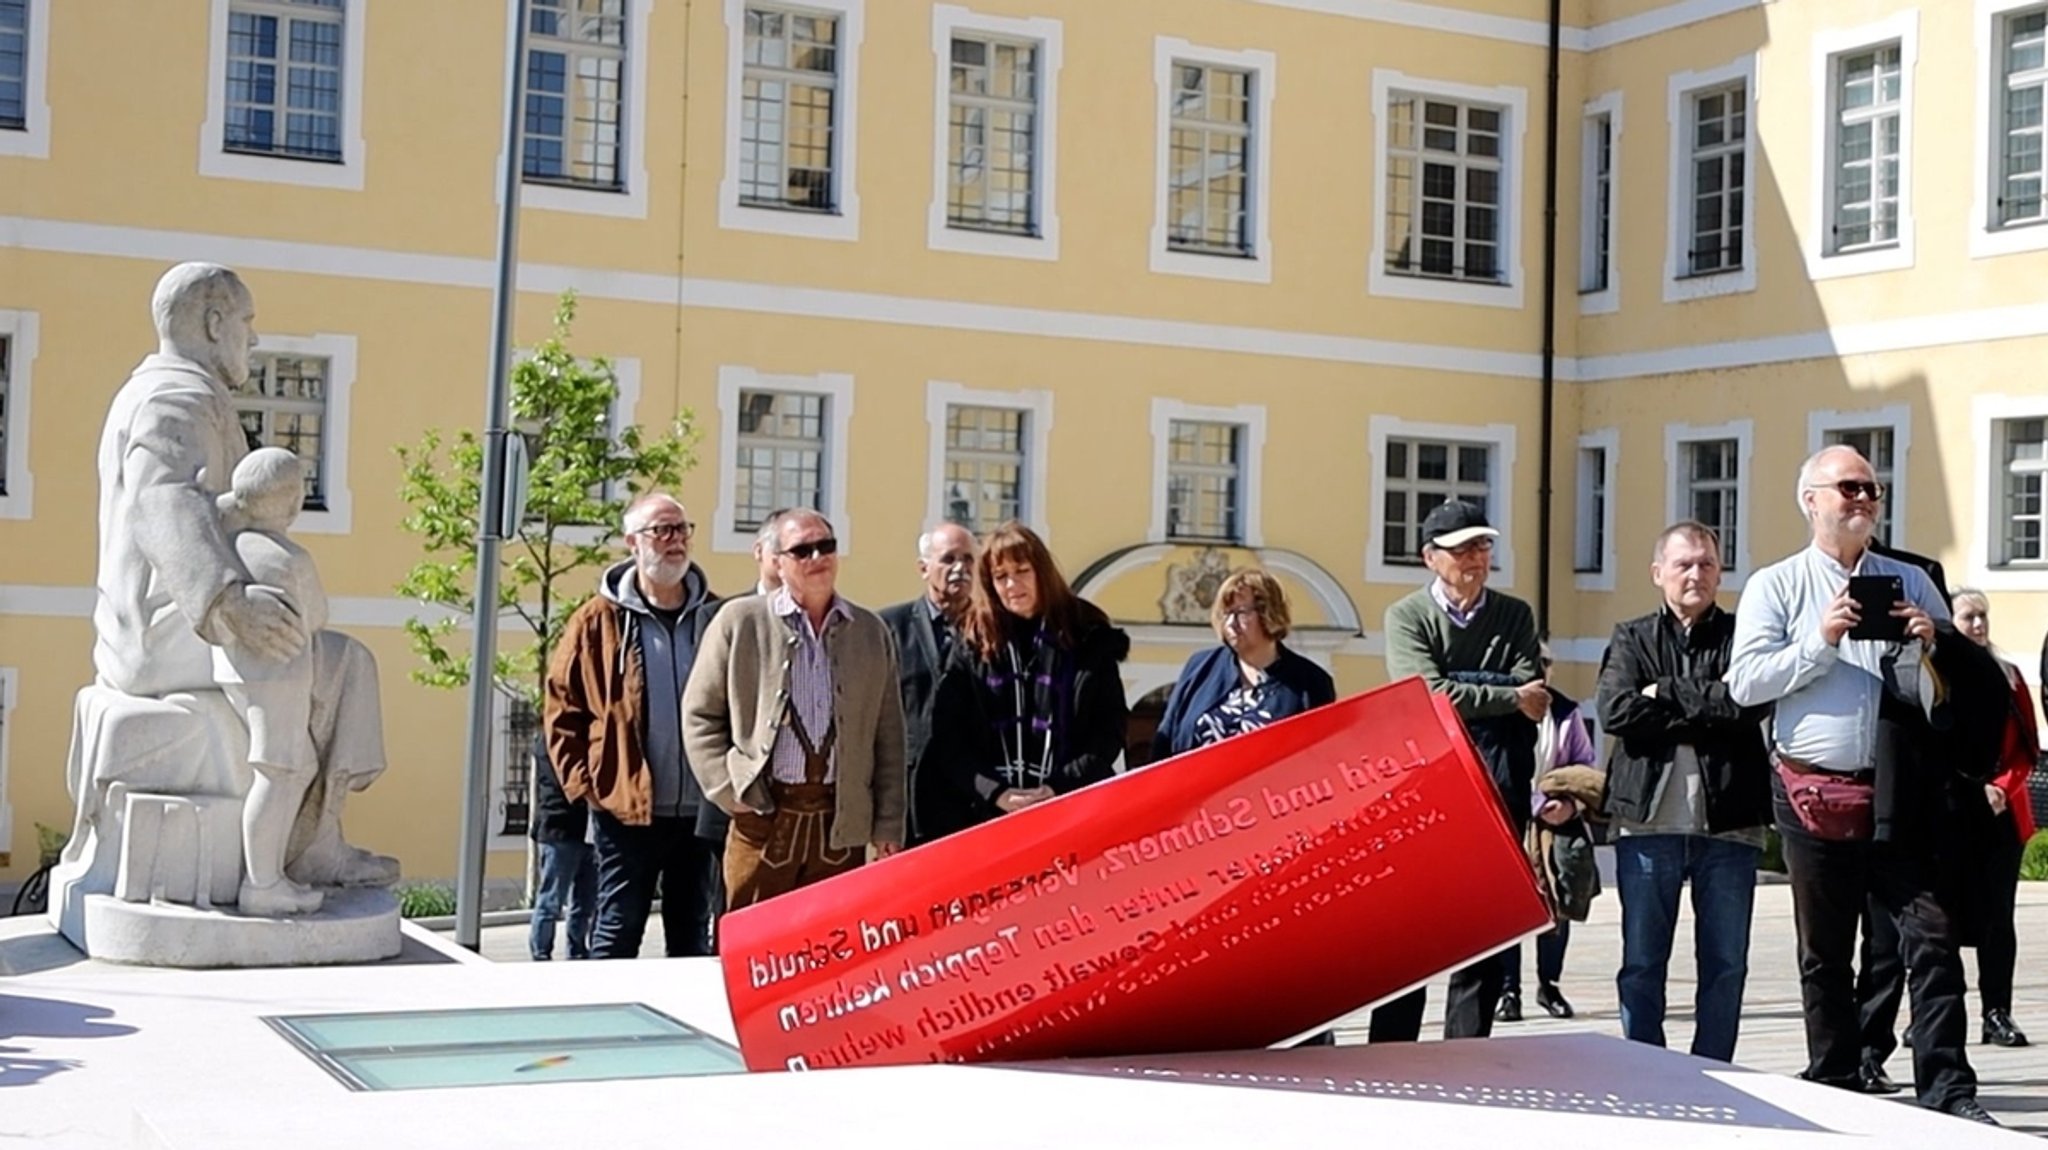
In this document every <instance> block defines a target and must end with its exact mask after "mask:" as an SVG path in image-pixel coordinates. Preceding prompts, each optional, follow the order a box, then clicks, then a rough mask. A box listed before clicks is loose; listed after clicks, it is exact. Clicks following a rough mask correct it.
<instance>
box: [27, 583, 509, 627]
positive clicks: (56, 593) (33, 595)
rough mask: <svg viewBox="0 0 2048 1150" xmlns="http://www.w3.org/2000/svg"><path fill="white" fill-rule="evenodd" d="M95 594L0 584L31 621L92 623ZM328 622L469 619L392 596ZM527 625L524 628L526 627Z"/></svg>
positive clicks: (351, 606)
mask: <svg viewBox="0 0 2048 1150" xmlns="http://www.w3.org/2000/svg"><path fill="white" fill-rule="evenodd" d="M94 597H95V595H94V591H93V589H92V588H91V587H62V586H50V585H47V584H34V583H0V616H13V617H16V618H31V619H90V618H92V608H93V600H94ZM327 616H328V621H329V622H330V623H332V624H334V625H335V626H337V627H391V628H398V627H403V626H404V625H405V621H406V620H407V619H413V618H418V619H423V620H426V621H427V622H433V621H434V620H436V619H440V618H444V617H451V616H452V617H454V618H455V619H457V620H458V621H459V622H460V623H461V625H462V626H464V627H467V626H468V625H469V616H468V615H467V614H459V613H457V612H454V611H449V610H447V609H445V608H441V607H429V606H427V605H425V604H422V603H418V602H415V601H413V600H411V599H396V598H391V597H389V596H384V597H378V596H348V595H337V596H334V597H333V598H331V599H329V600H328V601H327ZM507 619H508V623H507V625H506V626H505V628H504V629H506V630H512V629H514V628H513V627H512V625H511V624H512V623H517V620H516V619H513V618H512V617H510V616H508V617H507ZM523 625H524V624H520V626H523Z"/></svg>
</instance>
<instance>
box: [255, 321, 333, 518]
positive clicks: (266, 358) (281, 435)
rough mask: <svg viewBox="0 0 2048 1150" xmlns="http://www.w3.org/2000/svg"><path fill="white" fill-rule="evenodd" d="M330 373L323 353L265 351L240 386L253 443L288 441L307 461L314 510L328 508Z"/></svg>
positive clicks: (278, 444)
mask: <svg viewBox="0 0 2048 1150" xmlns="http://www.w3.org/2000/svg"><path fill="white" fill-rule="evenodd" d="M327 376H328V360H327V359H326V358H325V357H323V356H313V355H286V354H281V353H276V352H261V351H259V352H257V353H255V354H254V355H252V356H250V357H249V378H248V379H247V380H245V381H243V383H242V385H241V386H240V387H237V388H235V389H234V403H235V414H236V416H237V417H239V418H240V419H241V421H242V433H243V434H244V435H246V436H247V437H248V439H249V449H250V450H251V451H254V450H255V449H257V448H259V447H282V448H284V449H285V450H287V451H290V452H291V453H292V454H294V455H296V456H298V457H299V458H300V459H301V460H302V461H304V463H305V465H306V503H305V508H306V510H308V511H325V510H327V488H326V474H327V468H326V453H327Z"/></svg>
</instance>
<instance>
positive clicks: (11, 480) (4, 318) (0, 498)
mask: <svg viewBox="0 0 2048 1150" xmlns="http://www.w3.org/2000/svg"><path fill="white" fill-rule="evenodd" d="M36 332H37V316H36V313H35V312H32V311H10V310H6V309H0V338H4V339H6V340H7V341H8V343H9V344H10V345H11V346H10V347H9V349H8V353H7V374H6V375H4V376H0V388H5V389H6V391H7V409H6V410H7V454H6V458H4V459H0V468H4V469H5V470H4V472H0V474H5V476H6V478H7V482H6V484H5V488H6V494H4V495H0V519H31V518H34V517H35V504H36V479H35V476H34V475H31V474H30V473H29V469H28V440H29V430H30V426H31V424H30V422H29V420H30V414H29V409H30V396H31V394H32V388H31V386H30V384H31V382H32V380H33V379H34V376H35V362H36V342H37V339H36ZM0 797H4V796H0ZM6 841H7V840H6V838H4V837H0V843H5V842H6Z"/></svg>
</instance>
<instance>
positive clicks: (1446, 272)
mask: <svg viewBox="0 0 2048 1150" xmlns="http://www.w3.org/2000/svg"><path fill="white" fill-rule="evenodd" d="M1505 118H1506V117H1505V115H1504V114H1503V112H1502V110H1501V109H1500V108H1495V107H1489V106H1487V105H1483V104H1467V103H1460V102H1458V101H1455V100H1447V99H1443V98H1440V97H1425V96H1410V95H1404V94H1400V93H1396V94H1395V95H1393V96H1392V97H1391V98H1390V99H1389V100H1388V105H1387V270H1388V271H1391V272H1398V273H1400V274H1402V275H1422V276H1442V277H1446V278H1449V279H1459V280H1473V281H1477V282H1481V283H1502V282H1504V281H1505V279H1506V272H1505V270H1504V267H1505V265H1504V263H1503V261H1502V259H1501V187H1502V181H1503V177H1504V176H1505V172H1504V171H1503V170H1502V157H1501V139H1502V127H1503V121H1504V120H1505Z"/></svg>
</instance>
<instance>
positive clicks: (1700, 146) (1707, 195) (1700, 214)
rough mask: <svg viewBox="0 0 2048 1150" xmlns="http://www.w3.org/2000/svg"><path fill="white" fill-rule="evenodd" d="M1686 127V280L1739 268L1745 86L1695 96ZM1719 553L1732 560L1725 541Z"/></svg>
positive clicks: (1746, 120)
mask: <svg viewBox="0 0 2048 1150" xmlns="http://www.w3.org/2000/svg"><path fill="white" fill-rule="evenodd" d="M1689 109H1690V110H1689V115H1688V116H1687V124H1686V127H1687V129H1688V131H1689V133H1690V137H1691V144H1692V148H1691V153H1690V154H1691V185H1690V191H1691V197H1690V201H1689V202H1690V203H1691V205H1692V222H1691V230H1690V231H1689V232H1688V233H1687V234H1688V235H1690V236H1691V247H1690V250H1689V251H1688V253H1687V257H1686V272H1687V274H1688V275H1696V276H1698V275H1713V274H1716V273H1718V272H1726V271H1735V270H1738V269H1740V268H1741V267H1742V229H1743V227H1744V225H1745V221H1744V219H1743V190H1744V187H1745V186H1746V183H1747V181H1748V178H1749V173H1748V162H1749V85H1748V83H1747V82H1742V83H1736V84H1731V85H1728V86H1726V87H1721V88H1714V89H1711V90H1708V91H1704V92H1695V93H1693V94H1692V96H1691V99H1690V101H1689ZM1721 546H1722V549H1723V551H1725V552H1726V553H1727V554H1729V555H1733V554H1735V548H1734V547H1733V545H1731V544H1730V543H1729V542H1728V540H1727V538H1726V537H1725V536H1724V537H1723V538H1722V540H1721Z"/></svg>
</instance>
